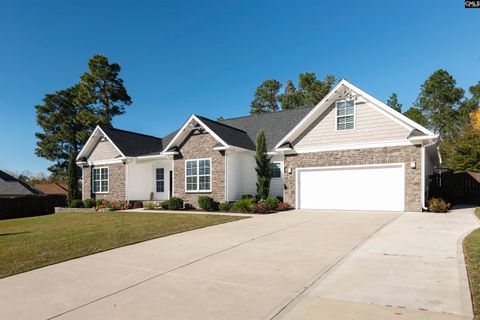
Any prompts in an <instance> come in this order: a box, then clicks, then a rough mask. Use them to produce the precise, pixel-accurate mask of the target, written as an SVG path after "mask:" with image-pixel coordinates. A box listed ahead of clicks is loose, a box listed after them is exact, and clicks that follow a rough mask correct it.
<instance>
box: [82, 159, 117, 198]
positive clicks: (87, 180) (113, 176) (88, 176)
mask: <svg viewBox="0 0 480 320" xmlns="http://www.w3.org/2000/svg"><path fill="white" fill-rule="evenodd" d="M98 167H108V184H109V187H108V188H109V190H108V191H109V192H108V193H101V194H96V195H95V194H92V193H91V191H92V171H93V168H95V166H90V167H84V168H83V169H82V170H83V179H84V181H83V191H84V193H83V195H82V198H83V199H87V198H96V199H103V198H106V199H107V200H125V165H124V164H123V163H114V164H108V165H101V166H98Z"/></svg>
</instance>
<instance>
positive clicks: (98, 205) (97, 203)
mask: <svg viewBox="0 0 480 320" xmlns="http://www.w3.org/2000/svg"><path fill="white" fill-rule="evenodd" d="M102 204H103V200H102V199H96V200H95V205H96V206H97V207H100V206H101V205H102Z"/></svg>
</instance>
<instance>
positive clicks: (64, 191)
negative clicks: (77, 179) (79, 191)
mask: <svg viewBox="0 0 480 320" xmlns="http://www.w3.org/2000/svg"><path fill="white" fill-rule="evenodd" d="M33 187H34V188H35V189H37V190H38V191H40V192H42V193H43V194H61V195H65V196H66V195H68V185H67V183H66V182H65V181H58V182H41V183H37V184H35V185H34V186H33Z"/></svg>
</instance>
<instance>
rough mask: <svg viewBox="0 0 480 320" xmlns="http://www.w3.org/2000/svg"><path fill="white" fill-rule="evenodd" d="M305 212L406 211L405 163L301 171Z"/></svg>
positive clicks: (300, 196)
mask: <svg viewBox="0 0 480 320" xmlns="http://www.w3.org/2000/svg"><path fill="white" fill-rule="evenodd" d="M297 178H298V187H297V196H298V201H299V203H298V206H299V208H302V209H334V210H382V211H403V210H404V197H405V178H404V167H403V165H402V164H395V165H381V166H354V167H326V168H321V169H318V168H316V169H298V176H297Z"/></svg>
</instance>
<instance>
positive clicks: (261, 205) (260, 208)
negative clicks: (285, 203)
mask: <svg viewBox="0 0 480 320" xmlns="http://www.w3.org/2000/svg"><path fill="white" fill-rule="evenodd" d="M252 212H253V213H268V212H270V208H269V206H268V204H267V202H266V201H259V202H258V203H255V204H254V205H253V207H252Z"/></svg>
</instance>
